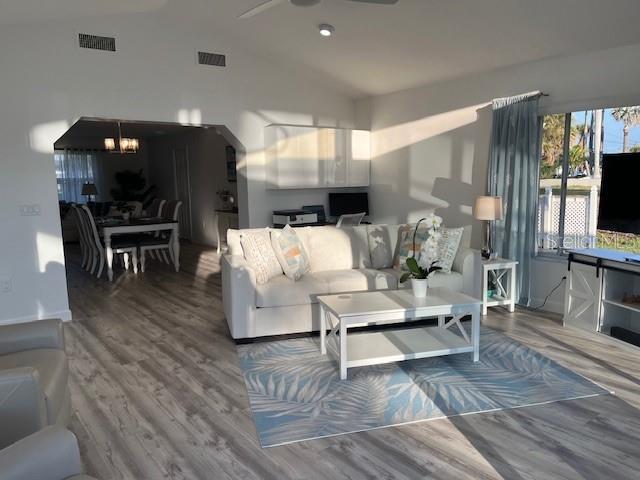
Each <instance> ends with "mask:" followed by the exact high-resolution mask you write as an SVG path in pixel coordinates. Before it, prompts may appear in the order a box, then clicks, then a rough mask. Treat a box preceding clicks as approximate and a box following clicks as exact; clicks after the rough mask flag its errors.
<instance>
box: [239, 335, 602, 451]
mask: <svg viewBox="0 0 640 480" xmlns="http://www.w3.org/2000/svg"><path fill="white" fill-rule="evenodd" d="M238 352H239V356H240V365H241V367H242V371H243V374H244V379H245V383H246V386H247V391H248V393H249V401H250V404H251V410H252V413H253V419H254V422H255V424H256V429H257V431H258V436H259V438H260V443H261V445H262V446H263V447H272V446H276V445H282V444H286V443H291V442H298V441H303V440H310V439H314V438H320V437H327V436H331V435H340V434H345V433H353V432H359V431H363V430H371V429H375V428H381V427H388V426H392V425H399V424H405V423H412V422H418V421H424V420H432V419H436V418H443V417H449V416H454V415H464V414H470V413H478V412H486V411H493V410H502V409H508V408H517V407H523V406H530V405H537V404H541V403H550V402H555V401H559V400H569V399H575V398H583V397H589V396H596V395H603V394H607V393H609V392H608V391H607V390H605V389H603V388H601V387H600V386H598V385H596V384H595V383H593V382H592V381H590V380H588V379H586V378H585V377H583V376H581V375H579V374H577V373H575V372H572V371H571V370H569V369H567V368H564V367H562V366H560V365H559V364H557V363H556V362H554V361H553V360H550V359H549V358H547V357H545V356H544V355H541V354H540V353H538V352H536V351H534V350H532V349H530V348H528V347H526V346H525V345H523V344H521V343H519V342H517V341H515V340H513V339H511V338H509V337H507V336H506V335H504V334H502V333H500V332H497V331H495V330H492V329H489V328H487V327H482V329H481V334H480V361H479V362H478V363H473V361H472V358H471V354H470V353H465V354H459V355H449V356H446V357H434V358H425V359H421V360H410V361H406V362H398V363H389V364H386V365H374V366H368V367H359V368H353V369H349V378H348V379H347V380H343V381H341V380H340V377H339V372H338V364H337V359H335V358H333V356H332V354H331V353H328V354H327V355H325V356H321V355H320V347H319V339H318V338H317V337H316V338H309V337H307V338H297V339H288V340H280V341H274V342H265V343H256V344H249V345H239V346H238Z"/></svg>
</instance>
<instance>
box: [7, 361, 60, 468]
mask: <svg viewBox="0 0 640 480" xmlns="http://www.w3.org/2000/svg"><path fill="white" fill-rule="evenodd" d="M47 423H48V422H47V411H46V405H45V400H44V393H43V391H42V387H41V385H40V375H39V373H38V371H37V370H36V369H35V368H33V367H20V368H12V369H8V370H0V425H1V426H2V428H0V448H2V447H5V446H7V445H11V444H12V443H14V442H16V441H17V440H20V439H21V438H24V437H26V436H27V435H31V434H32V433H33V432H37V431H38V430H40V429H41V428H43V427H45V426H47ZM0 471H2V470H1V469H0Z"/></svg>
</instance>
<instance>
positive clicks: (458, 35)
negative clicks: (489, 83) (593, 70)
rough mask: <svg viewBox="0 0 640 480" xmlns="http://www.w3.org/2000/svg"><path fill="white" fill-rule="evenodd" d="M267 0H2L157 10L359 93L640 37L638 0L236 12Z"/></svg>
mask: <svg viewBox="0 0 640 480" xmlns="http://www.w3.org/2000/svg"><path fill="white" fill-rule="evenodd" d="M262 1H263V0H129V1H126V0H112V1H110V2H104V1H100V0H48V1H46V2H42V0H0V23H20V22H29V21H46V20H47V19H48V18H50V19H56V18H60V17H61V13H62V14H66V15H67V16H71V17H77V18H81V17H88V16H104V15H110V14H122V13H129V12H133V11H137V12H156V14H158V15H164V16H167V17H168V18H169V19H171V18H175V19H176V20H178V19H179V20H180V21H181V22H184V21H185V20H186V21H188V22H193V23H194V25H195V24H198V25H206V26H207V28H210V29H211V31H212V33H214V34H215V35H224V36H225V38H226V39H228V40H231V41H232V42H233V43H234V45H238V46H241V47H242V48H244V49H247V50H250V51H252V52H254V53H257V54H259V55H261V56H263V57H266V58H270V59H273V60H275V61H277V62H292V63H294V64H298V65H303V66H305V67H306V68H308V69H310V70H311V71H313V72H315V73H316V74H317V75H318V76H320V77H321V78H327V79H329V78H331V79H332V80H333V82H332V83H335V82H338V83H339V84H340V85H342V86H344V87H345V88H346V89H347V91H348V92H350V93H351V94H353V95H354V96H364V95H371V94H381V93H387V92H391V91H396V90H401V89H405V88H409V87H413V86H418V85H422V84H426V83H432V82H437V81H442V80H446V79H450V78H453V77H459V76H463V75H470V74H473V73H477V72H481V71H486V70H491V69H494V68H499V67H505V66H509V65H514V64H520V63H526V62H530V61H534V60H539V59H543V58H547V57H555V56H562V55H569V54H574V53H580V52H584V51H589V50H600V49H605V48H610V47H615V46H621V45H628V44H634V43H640V28H638V26H637V20H638V18H640V1H638V0H400V1H399V3H398V4H397V5H395V6H381V5H366V4H360V3H354V2H348V1H344V0H323V2H322V3H321V4H320V5H317V6H314V7H309V8H300V7H294V6H292V5H289V4H288V3H286V2H285V3H283V4H282V5H279V6H277V7H274V8H272V9H270V10H268V11H266V12H264V13H262V14H259V15H257V16H255V17H252V18H249V19H243V20H239V19H237V16H238V15H239V14H240V13H242V12H244V11H246V10H247V9H249V8H251V7H252V6H255V5H258V4H259V3H261V2H262ZM43 5H47V7H46V8H43ZM54 6H55V7H54ZM323 22H326V23H331V24H333V25H334V26H335V27H336V33H335V35H334V36H333V37H331V38H322V37H320V35H319V34H318V31H317V27H316V26H317V25H318V24H320V23H323ZM230 61H231V62H232V61H233V60H232V59H230Z"/></svg>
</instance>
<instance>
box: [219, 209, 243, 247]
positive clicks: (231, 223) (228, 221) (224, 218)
mask: <svg viewBox="0 0 640 480" xmlns="http://www.w3.org/2000/svg"><path fill="white" fill-rule="evenodd" d="M214 212H215V226H216V237H217V244H218V249H217V253H218V254H220V252H221V251H222V242H223V239H224V242H225V243H226V241H227V230H229V229H230V228H238V212H236V211H234V210H215V211H214Z"/></svg>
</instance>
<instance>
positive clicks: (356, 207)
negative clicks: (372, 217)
mask: <svg viewBox="0 0 640 480" xmlns="http://www.w3.org/2000/svg"><path fill="white" fill-rule="evenodd" d="M360 212H365V214H366V215H369V196H368V194H367V192H357V193H330V194H329V215H331V216H332V217H339V216H340V215H346V214H349V213H360Z"/></svg>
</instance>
